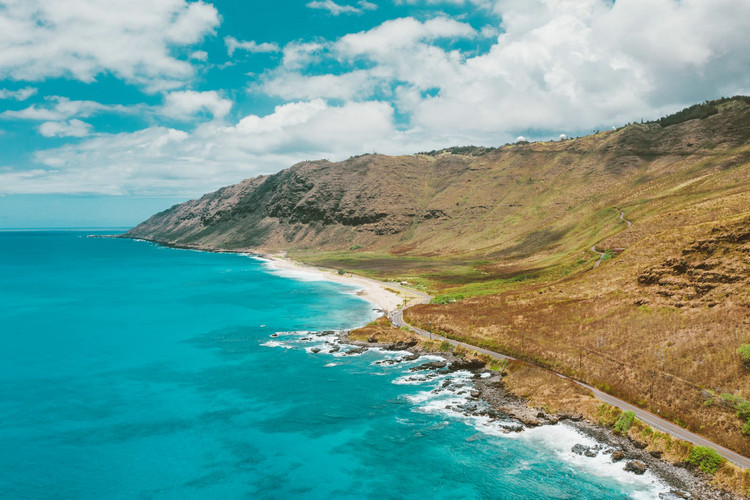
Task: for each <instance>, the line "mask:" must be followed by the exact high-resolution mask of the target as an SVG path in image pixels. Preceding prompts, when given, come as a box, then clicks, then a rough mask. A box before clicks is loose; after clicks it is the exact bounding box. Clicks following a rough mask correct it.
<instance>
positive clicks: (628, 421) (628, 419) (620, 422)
mask: <svg viewBox="0 0 750 500" xmlns="http://www.w3.org/2000/svg"><path fill="white" fill-rule="evenodd" d="M633 420H635V413H633V412H632V411H626V412H623V413H622V415H620V418H618V419H617V422H615V432H616V433H618V434H627V433H628V429H630V426H631V425H633Z"/></svg>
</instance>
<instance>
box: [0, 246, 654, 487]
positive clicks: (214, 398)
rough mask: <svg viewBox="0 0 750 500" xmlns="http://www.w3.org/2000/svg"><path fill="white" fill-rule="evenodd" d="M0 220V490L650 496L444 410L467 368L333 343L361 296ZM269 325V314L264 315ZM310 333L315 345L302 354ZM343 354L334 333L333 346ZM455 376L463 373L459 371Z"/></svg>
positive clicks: (620, 477) (557, 446) (554, 437)
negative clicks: (452, 371)
mask: <svg viewBox="0 0 750 500" xmlns="http://www.w3.org/2000/svg"><path fill="white" fill-rule="evenodd" d="M86 234H87V233H78V232H0V304H1V305H0V498H92V499H93V498H96V499H100V498H175V499H177V498H179V499H183V498H254V499H255V498H280V499H282V498H283V499H285V498H378V499H381V498H450V499H456V498H502V499H511V498H514V499H515V498H518V499H521V498H523V499H528V498H571V499H572V498H592V499H594V498H602V499H604V498H606V499H615V498H628V497H633V496H635V497H639V498H651V497H654V496H655V495H656V494H657V492H658V491H660V490H662V489H663V487H662V486H661V485H660V484H659V483H656V482H655V480H654V478H653V477H651V476H650V475H648V474H647V475H646V476H644V477H636V476H634V475H632V474H629V473H625V472H623V471H622V470H621V469H622V464H618V465H610V464H609V463H608V460H607V459H606V458H605V457H600V458H597V459H588V458H582V457H578V456H575V455H573V454H572V453H570V447H571V446H572V444H575V443H576V442H582V443H587V442H588V441H587V438H584V437H582V436H579V435H578V434H577V433H576V432H575V431H573V430H572V429H570V428H567V427H564V426H554V427H546V428H541V429H533V430H528V431H524V432H522V433H520V434H516V433H513V434H508V435H505V434H503V433H502V432H500V430H499V428H498V427H497V426H496V425H495V424H490V423H487V422H485V421H483V420H482V419H481V418H479V417H467V416H462V415H461V414H460V413H455V412H451V411H447V410H445V409H444V407H445V406H446V405H451V404H453V403H455V402H456V401H458V402H459V403H460V402H461V401H462V398H464V399H465V397H464V396H462V394H463V395H465V392H466V388H461V387H460V385H461V384H462V383H468V379H466V377H465V376H462V375H461V374H459V375H457V376H456V378H455V379H454V380H453V385H452V386H451V387H449V388H448V389H447V390H442V391H440V390H439V391H437V392H433V389H435V388H437V387H442V385H443V384H442V383H443V378H435V379H431V380H424V379H423V378H424V377H422V378H420V376H414V375H410V374H409V372H408V367H409V366H414V364H413V363H412V364H411V365H407V364H404V363H398V364H395V365H392V366H385V365H378V364H375V363H376V362H377V361H379V360H383V359H384V358H394V357H398V356H399V355H398V354H397V353H396V354H393V353H389V354H386V353H382V352H375V351H369V352H366V353H364V354H363V355H361V356H341V354H342V352H339V353H336V354H327V353H326V351H327V350H328V348H329V347H330V344H326V343H325V341H326V340H329V341H332V340H333V339H332V337H328V338H320V337H317V336H313V335H307V334H302V333H282V334H281V335H280V336H278V337H275V338H271V337H270V335H272V334H273V333H274V332H300V331H320V330H326V329H338V328H342V327H353V326H357V325H361V324H364V323H366V322H367V321H369V320H370V319H372V318H373V317H374V316H373V315H374V313H373V311H372V306H371V305H370V304H368V303H366V302H364V301H362V300H361V299H359V298H358V297H356V296H355V295H353V293H352V289H350V288H347V287H345V286H343V285H340V284H335V283H329V282H324V281H301V280H297V279H290V278H287V277H282V276H278V275H276V274H274V273H273V272H269V270H268V269H267V268H266V267H265V266H264V264H263V263H262V262H259V261H257V260H255V259H252V258H249V257H246V256H241V255H230V254H210V253H201V252H194V251H186V250H175V249H168V248H162V247H158V246H155V245H152V244H149V243H145V242H137V241H130V240H115V239H100V238H86V237H85V235H86ZM261 325H265V326H261ZM314 346H319V347H321V348H322V349H323V352H321V353H319V354H313V353H311V352H310V348H311V347H314ZM346 349H347V347H346V346H344V348H343V350H344V351H345V350H346ZM462 377H463V378H462Z"/></svg>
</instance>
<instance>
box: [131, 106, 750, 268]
mask: <svg viewBox="0 0 750 500" xmlns="http://www.w3.org/2000/svg"><path fill="white" fill-rule="evenodd" d="M713 106H714V107H713V109H714V110H715V113H712V114H707V115H706V116H701V117H700V118H696V119H691V120H687V121H682V122H678V123H669V124H668V126H663V125H660V124H659V123H657V122H654V123H648V124H634V125H630V126H627V127H624V128H622V129H620V130H617V131H609V132H604V133H599V134H594V135H591V136H587V137H584V138H581V139H576V140H569V141H564V142H544V143H532V144H527V145H513V146H505V147H502V148H499V149H486V148H454V149H452V150H444V151H439V152H432V153H427V154H417V155H412V156H398V157H389V156H384V155H364V156H360V157H354V158H350V159H348V160H346V161H343V162H338V163H332V162H328V161H315V162H303V163H299V164H297V165H294V166H293V167H291V168H289V169H286V170H283V171H281V172H279V173H277V174H275V175H270V176H262V177H258V178H254V179H248V180H245V181H243V182H240V183H239V184H236V185H233V186H228V187H225V188H222V189H220V190H218V191H216V192H214V193H210V194H207V195H205V196H203V197H202V198H200V199H198V200H192V201H188V202H186V203H183V204H180V205H176V206H174V207H172V208H170V209H169V210H166V211H164V212H162V213H159V214H157V215H155V216H153V217H151V218H150V219H149V220H147V221H145V222H143V223H142V224H140V225H138V226H137V227H135V228H133V229H132V230H130V231H129V232H128V233H127V234H126V235H125V236H126V237H132V238H144V239H149V240H154V241H158V242H163V243H170V244H182V245H196V246H202V247H206V248H215V249H263V250H282V249H300V248H314V249H329V250H330V249H338V250H346V249H349V248H351V247H353V246H356V247H357V248H362V249H366V250H373V251H389V252H392V253H396V254H419V255H428V256H430V255H451V254H452V255H455V254H471V255H481V256H486V257H489V258H504V259H507V258H514V259H523V258H528V257H530V256H532V255H535V256H536V257H537V258H547V257H549V258H552V257H554V256H555V255H560V254H562V253H565V252H567V251H570V250H572V249H576V248H579V247H580V246H581V245H583V244H585V243H586V242H588V241H590V240H594V239H595V238H596V237H597V235H599V237H601V234H602V232H606V231H608V230H610V229H612V228H611V227H610V226H611V224H610V222H607V221H605V220H604V216H603V215H602V214H603V211H604V210H606V209H608V208H611V207H632V209H644V207H645V206H646V205H648V204H651V205H652V206H653V207H657V208H658V210H668V209H673V208H679V207H680V206H683V205H684V204H685V203H688V202H689V200H690V199H691V197H694V196H696V193H695V192H694V191H695V190H696V189H698V188H700V191H701V193H703V194H702V195H701V196H705V195H707V194H708V192H711V191H715V192H721V190H723V189H728V188H729V187H730V186H731V183H732V182H736V181H737V178H738V175H740V174H737V172H738V171H742V172H745V170H747V169H746V167H747V166H748V162H750V148H749V147H748V141H749V140H750V105H749V104H748V100H747V99H746V98H744V99H733V100H728V101H724V102H720V103H716V104H714V105H713ZM738 169H739V170H738ZM743 175H745V174H744V173H742V174H741V175H740V177H741V176H743ZM707 181H708V182H707ZM608 224H609V225H608Z"/></svg>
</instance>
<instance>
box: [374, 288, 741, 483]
mask: <svg viewBox="0 0 750 500" xmlns="http://www.w3.org/2000/svg"><path fill="white" fill-rule="evenodd" d="M387 285H388V286H390V287H393V285H392V284H390V283H388V284H387ZM398 288H402V287H398ZM402 289H403V290H408V291H409V293H414V294H416V295H419V296H420V297H421V298H422V299H421V300H420V301H417V302H413V303H411V304H409V305H408V306H406V307H403V308H401V309H398V310H396V311H394V312H392V313H390V314H389V315H388V319H389V320H391V323H393V325H394V326H396V327H398V328H401V327H407V328H409V329H410V330H411V331H413V332H414V333H416V334H418V335H421V336H423V337H427V338H430V339H433V340H440V341H445V342H449V343H450V344H452V345H454V346H461V347H464V348H466V349H471V350H474V351H477V352H479V353H482V354H486V355H488V356H492V357H494V358H497V359H507V360H511V361H515V360H516V358H513V357H510V356H506V355H505V354H502V353H499V352H495V351H490V350H489V349H484V348H482V347H477V346H474V345H471V344H467V343H465V342H459V341H457V340H453V339H449V338H447V337H444V336H442V335H438V334H436V333H432V332H428V331H427V330H423V329H421V328H417V327H414V326H411V325H409V324H408V323H406V321H404V310H406V309H408V308H409V307H412V306H415V305H417V304H424V303H426V302H429V300H430V298H431V297H430V296H429V295H427V294H425V293H422V292H415V291H414V290H409V289H405V288H402ZM540 368H542V367H540ZM542 369H543V370H548V371H550V372H552V373H554V374H556V375H557V376H559V377H560V378H564V379H567V380H570V381H572V382H575V383H576V384H578V385H580V386H581V387H584V388H586V389H588V390H590V391H591V392H592V393H593V394H594V396H596V397H597V398H599V399H601V400H602V401H604V402H605V403H608V404H610V405H612V406H616V407H618V408H620V409H621V410H623V411H632V412H633V413H635V415H636V417H638V418H639V419H640V420H642V421H643V422H645V423H646V424H648V425H650V426H651V427H653V428H654V429H657V430H659V431H661V432H665V433H667V434H670V435H672V436H674V437H676V438H678V439H682V440H683V441H688V442H690V443H693V444H694V445H697V446H708V447H709V448H713V449H715V450H716V451H717V452H718V453H719V455H721V456H722V457H724V458H726V459H727V460H729V461H730V462H732V463H734V464H735V465H738V466H740V467H744V468H745V469H750V458H747V457H745V456H743V455H740V454H739V453H737V452H734V451H732V450H730V449H729V448H725V447H723V446H721V445H719V444H716V443H714V442H712V441H709V440H708V439H706V438H704V437H701V436H699V435H698V434H695V433H692V432H690V431H688V430H686V429H683V428H682V427H680V426H678V425H675V424H673V423H672V422H670V421H668V420H665V419H663V418H661V417H659V416H657V415H654V414H653V413H651V412H648V411H646V410H644V409H642V408H638V407H637V406H633V405H632V404H630V403H628V402H627V401H623V400H622V399H620V398H616V397H614V396H612V395H610V394H607V393H606V392H602V391H600V390H599V389H597V388H596V387H592V386H590V385H588V384H584V383H583V382H580V381H578V380H576V379H573V378H570V377H568V376H566V375H563V374H562V373H559V372H556V371H553V370H549V369H548V368H542Z"/></svg>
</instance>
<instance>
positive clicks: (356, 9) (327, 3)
mask: <svg viewBox="0 0 750 500" xmlns="http://www.w3.org/2000/svg"><path fill="white" fill-rule="evenodd" d="M305 5H307V7H308V8H310V9H319V10H325V11H327V12H328V13H329V14H331V15H332V16H338V15H341V14H361V13H362V12H364V11H366V10H376V9H377V8H378V6H377V5H375V4H374V3H372V2H368V1H367V0H360V1H359V2H357V4H356V6H355V5H345V4H339V3H336V2H334V1H333V0H313V1H311V2H307V4H305Z"/></svg>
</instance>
